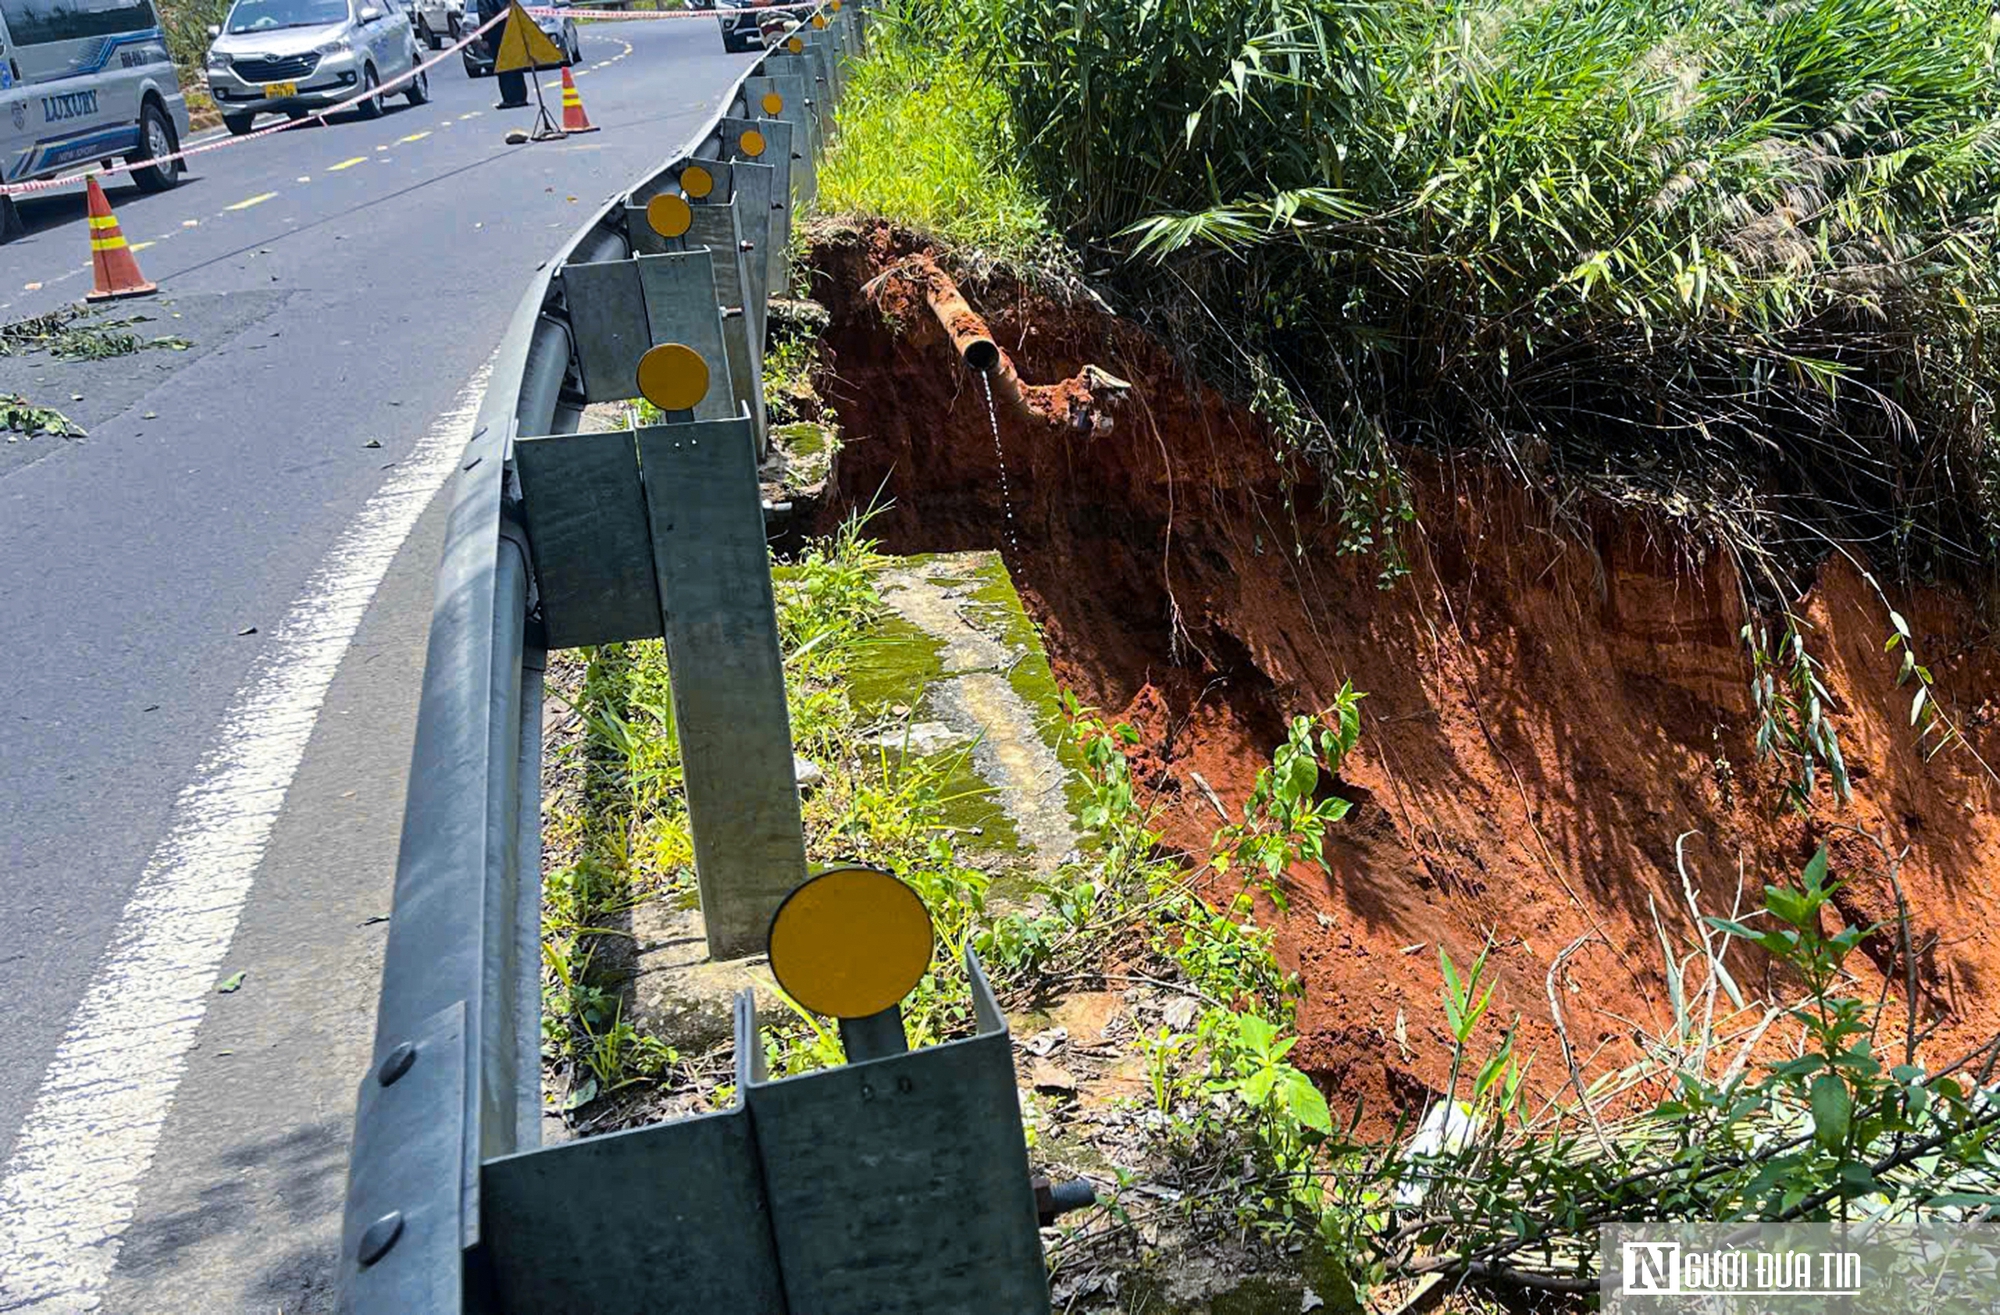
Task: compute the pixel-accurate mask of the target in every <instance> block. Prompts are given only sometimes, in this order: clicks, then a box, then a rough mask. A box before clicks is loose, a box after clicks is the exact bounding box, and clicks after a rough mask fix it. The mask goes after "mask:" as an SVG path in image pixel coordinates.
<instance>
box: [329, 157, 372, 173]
mask: <svg viewBox="0 0 2000 1315" xmlns="http://www.w3.org/2000/svg"><path fill="white" fill-rule="evenodd" d="M367 158H368V157H367V156H365V155H356V156H354V157H352V158H350V159H346V160H342V161H341V162H340V163H339V164H330V165H328V166H327V168H328V169H329V170H331V169H352V168H353V167H354V166H355V165H357V164H360V163H361V162H362V161H363V160H365V159H367Z"/></svg>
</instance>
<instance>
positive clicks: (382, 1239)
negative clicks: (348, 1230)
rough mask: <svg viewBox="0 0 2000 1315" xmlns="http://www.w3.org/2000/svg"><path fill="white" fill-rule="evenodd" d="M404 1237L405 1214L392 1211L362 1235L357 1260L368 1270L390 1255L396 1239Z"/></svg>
mask: <svg viewBox="0 0 2000 1315" xmlns="http://www.w3.org/2000/svg"><path fill="white" fill-rule="evenodd" d="M402 1235H403V1212H402V1211H401V1210H391V1211H390V1212H389V1213H388V1214H386V1215H383V1216H382V1217H381V1218H380V1219H377V1220H376V1221H375V1222H374V1223H372V1224H370V1225H368V1227H367V1229H365V1230H364V1231H363V1232H362V1234H361V1249H360V1250H359V1251H358V1252H357V1253H356V1258H357V1259H358V1260H360V1261H361V1267H362V1268H363V1269H366V1268H367V1267H368V1266H370V1265H372V1264H374V1263H375V1262H376V1261H378V1260H380V1259H381V1258H382V1257H384V1256H386V1255H388V1254H389V1248H390V1247H392V1246H394V1245H396V1239H397V1238H399V1237H401V1236H402Z"/></svg>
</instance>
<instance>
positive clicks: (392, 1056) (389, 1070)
mask: <svg viewBox="0 0 2000 1315" xmlns="http://www.w3.org/2000/svg"><path fill="white" fill-rule="evenodd" d="M416 1062H417V1048H416V1047H415V1046H413V1045H411V1044H410V1043H409V1042H407V1041H405V1042H404V1043H403V1044H402V1045H400V1046H397V1047H396V1048H395V1049H394V1050H391V1051H390V1052H389V1054H388V1057H387V1058H385V1059H384V1060H383V1061H382V1067H381V1068H378V1069H376V1070H375V1080H376V1081H377V1082H379V1083H381V1084H382V1085H383V1086H385V1087H386V1086H389V1085H390V1084H392V1083H393V1082H395V1080H396V1079H397V1078H400V1077H402V1076H403V1075H404V1074H405V1073H408V1072H409V1071H410V1065H412V1064H414V1063H416Z"/></svg>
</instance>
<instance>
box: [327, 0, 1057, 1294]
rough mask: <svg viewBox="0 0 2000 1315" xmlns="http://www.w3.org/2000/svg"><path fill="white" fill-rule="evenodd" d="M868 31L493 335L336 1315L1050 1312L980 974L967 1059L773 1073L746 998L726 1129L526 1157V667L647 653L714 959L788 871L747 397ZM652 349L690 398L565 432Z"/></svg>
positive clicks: (648, 181)
mask: <svg viewBox="0 0 2000 1315" xmlns="http://www.w3.org/2000/svg"><path fill="white" fill-rule="evenodd" d="M864 24H865V6H864V4H862V3H857V0H847V3H846V4H845V6H844V7H843V5H842V3H841V0H827V3H826V5H825V6H824V7H822V8H821V9H820V10H818V11H815V12H814V13H813V14H811V15H809V16H808V17H807V19H806V20H805V21H803V22H801V23H800V24H799V25H798V26H797V27H796V28H793V29H791V30H789V31H787V32H786V33H784V34H783V35H782V37H781V40H780V44H779V45H778V47H777V48H776V49H774V50H773V51H772V52H771V53H770V54H767V55H766V57H765V58H764V59H762V60H760V61H759V62H758V63H757V64H755V65H753V66H752V67H751V68H750V69H749V70H747V71H746V72H745V73H744V75H743V76H742V77H741V78H739V79H738V80H737V82H736V84H735V85H734V86H733V87H732V88H731V90H730V92H729V95H728V97H727V98H726V99H725V101H724V102H723V105H722V108H721V110H720V111H719V112H718V113H717V114H716V116H715V117H714V118H713V119H711V120H710V121H709V122H708V123H707V124H706V125H705V126H704V127H703V128H702V129H701V131H700V132H699V133H697V134H696V135H695V137H694V138H693V140H692V141H691V142H690V143H689V144H688V145H687V146H686V147H684V148H683V149H682V150H681V151H680V152H678V153H677V154H676V155H674V156H672V157H671V158H669V159H668V160H667V161H666V162H665V163H664V164H663V165H662V166H661V167H660V168H659V169H657V170H654V171H653V172H652V173H650V174H649V175H647V176H646V177H645V178H643V179H642V180H641V181H640V182H639V183H637V184H636V185H635V186H633V187H632V188H630V189H628V190H626V191H624V192H621V193H619V194H617V195H615V196H613V197H611V198H609V199H608V200H607V201H606V202H605V204H604V205H603V206H602V207H600V208H599V209H598V211H597V213H596V214H595V215H594V216H593V217H592V218H591V219H590V221H589V222H588V223H586V224H585V225H584V226H583V227H582V228H581V229H579V230H578V232H577V233H576V234H575V236H573V237H572V238H571V239H570V240H569V241H568V242H567V243H566V244H564V246H563V247H562V248H561V250H560V251H559V252H558V254H557V255H556V256H555V257H554V258H552V259H551V260H549V261H548V262H546V263H544V264H543V265H542V266H540V267H539V268H538V269H537V270H536V271H535V274H534V277H533V278H532V279H531V280H530V284H529V288H528V291H527V293H526V295H525V296H524V297H523V298H522V301H521V304H520V307H519V309H518V310H517V311H516V312H515V314H514V318H513V320H512V322H511V323H510V325H509V327H508V329H507V333H506V336H505V337H504V339H503V340H502V342H501V345H500V349H499V354H498V359H497V361H496V364H495V366H494V369H493V372H492V383H491V385H490V386H489V388H488V390H487V393H486V397H485V400H484V402H483V403H482V405H481V407H480V411H479V415H478V418H477V421H476V425H475V429H474V432H473V435H472V438H471V440H470V442H469V443H468V445H467V447H466V449H465V452H464V456H463V458H462V460H461V462H460V469H459V471H458V473H457V475H456V477H455V478H454V480H453V481H452V484H451V496H452V508H451V515H450V522H449V528H448V531H447V535H446V542H445V549H444V555H443V561H442V564H441V566H440V569H439V573H438V584H437V597H436V603H435V609H434V612H433V616H432V621H431V630H430V639H429V650H428V655H427V659H426V665H425V672H424V680H423V689H422V695H421V699H420V703H419V709H418V714H417V730H416V744H415V749H414V751H413V755H412V762H411V771H410V784H409V791H408V796H407V802H406V807H405V815H404V823H403V834H402V842H401V851H400V854H399V856H398V860H397V871H396V886H395V903H394V910H393V916H392V918H391V921H390V930H389V938H388V947H387V953H386V959H385V962H384V966H383V972H382V990H381V1000H380V1005H379V1009H378V1014H377V1020H376V1038H375V1049H374V1060H373V1064H372V1067H371V1071H370V1072H369V1074H368V1075H367V1076H366V1077H365V1078H364V1079H363V1080H362V1083H361V1089H360V1096H359V1101H358V1106H357V1111H356V1119H355V1136H354V1143H353V1148H352V1153H351V1160H350V1166H349V1180H348V1193H347V1204H346V1212H345V1217H344V1222H343V1235H342V1264H341V1275H340V1285H341V1299H340V1300H341V1309H342V1310H344V1311H347V1312H352V1315H431V1313H433V1312H436V1313H439V1315H458V1313H460V1312H463V1313H465V1315H501V1313H502V1312H505V1313H508V1315H521V1313H523V1312H553V1311H579V1312H581V1311H593V1312H620V1311H631V1312H634V1313H635V1315H636V1313H637V1312H642V1311H643V1312H662V1311H680V1310H687V1311H700V1312H702V1315H717V1313H718V1312H732V1311H741V1312H756V1313H757V1315H765V1313H766V1312H769V1313H772V1315H782V1313H783V1312H788V1311H796V1312H800V1313H801V1315H803V1313H804V1312H808V1311H809V1312H812V1315H841V1313H843V1312H854V1313H855V1315H860V1313H861V1312H901V1311H908V1312H917V1311H923V1312H942V1311H964V1312H973V1311H978V1312H1007V1313H1011V1312H1045V1311H1047V1309H1048V1294H1047V1286H1046V1281H1045V1277H1044V1273H1043V1266H1042V1259H1041V1251H1040V1246H1039V1241H1038V1238H1037V1235H1036V1231H1035V1229H1036V1213H1037V1207H1036V1198H1035V1195H1034V1192H1033V1190H1032V1189H1031V1187H1030V1184H1029V1179H1028V1175H1027V1161H1026V1152H1025V1147H1024V1144H1023V1138H1022V1133H1021V1127H1020V1121H1019V1110H1018V1106H1017V1098H1016V1093H1015V1088H1014V1075H1013V1066H1012V1054H1011V1046H1010V1043H1009V1041H1008V1039H1007V1033H1006V1024H1005V1019H1004V1017H1003V1016H1002V1015H1001V1013H1000V1011H999V1009H998V1007H997V1006H996V1005H995V1004H994V1002H993V999H992V996H991V993H990V992H989V991H988V990H987V988H986V985H985V980H984V978H983V976H982V975H981V973H980V971H979V968H978V965H977V964H976V963H972V962H970V961H969V962H968V969H969V972H970V976H971V979H972V982H973V991H974V1002H975V1010H976V1013H977V1017H978V1029H977V1034H976V1035H975V1036H973V1037H971V1038H967V1039H965V1040H961V1041H957V1042H952V1043H949V1044H945V1045H940V1046H933V1047H927V1048H925V1049H922V1050H919V1051H915V1052H910V1053H893V1052H894V1051H895V1050H898V1049H900V1046H899V1045H894V1044H892V1045H889V1046H886V1047H881V1048H878V1049H876V1050H874V1051H873V1052H872V1053H873V1054H874V1056H875V1057H873V1058H864V1057H863V1056H864V1051H863V1049H861V1048H859V1047H857V1048H856V1049H855V1050H854V1054H855V1056H856V1061H857V1062H852V1063H850V1064H848V1065H846V1066H844V1067H840V1068H836V1069H831V1070H825V1071H822V1072H819V1073H814V1074H808V1075H805V1076H803V1077H798V1078H792V1079H788V1080H784V1081H778V1082H771V1081H768V1080H766V1077H765V1075H764V1073H763V1066H762V1046H761V1042H760V1038H759V1035H758V1031H757V1022H756V1016H755V1010H754V1006H753V1005H752V1003H751V1002H750V1001H749V1000H748V999H747V998H745V999H744V1000H742V1001H740V1002H739V1004H738V1009H737V1066H738V1082H737V1097H736V1100H737V1103H736V1105H735V1106H734V1107H733V1108H732V1109H730V1110H728V1111H726V1112H724V1113H721V1114H716V1115H709V1116H704V1117H700V1118H694V1119H685V1120H679V1121H673V1122H668V1123H663V1124H658V1125H655V1126H653V1127H649V1128H641V1129H636V1130H633V1131H631V1132H627V1133H621V1134H617V1135H614V1136H608V1137H601V1138H592V1139H586V1140H582V1141H575V1142H567V1143H563V1144H560V1145H555V1146H550V1147H540V1146H539V1141H540V1127H541V1118H542V1090H541V1060H540V1007H541V986H540V962H541V959H540V911H541V881H540V871H541V841H540V825H539V824H540V816H539V801H540V765H541V751H542V746H541V715H540V713H541V703H542V672H543V666H544V657H545V654H546V652H547V651H548V650H549V649H551V648H562V647H569V646H575V645H582V644H596V643H603V642H609V641H612V640H619V639H629V638H635V637H641V636H648V635H664V636H665V638H666V641H667V654H668V661H669V666H670V668H671V674H672V679H673V685H674V697H675V704H676V717H677V722H678V726H679V731H680V735H681V741H682V745H683V753H684V756H685V759H686V779H687V784H688V794H689V807H690V816H691V820H692V822H693V826H694V830H695V848H696V867H697V874H698V879H699V883H700V886H701V897H702V904H703V912H704V914H705V916H706V919H707V925H708V927H709V935H710V949H711V952H712V953H713V954H714V956H715V957H722V958H726V957H735V956H739V955H742V954H746V953H755V952H761V951H762V950H763V948H764V937H765V936H766V935H767V934H768V930H769V926H770V919H771V917H772V915H773V913H774V912H775V910H776V907H777V905H778V903H779V902H781V901H782V900H783V899H784V898H785V896H786V895H788V894H789V893H790V892H791V891H792V890H794V889H795V888H797V887H798V886H799V885H800V884H801V883H803V882H804V881H805V879H806V876H807V873H806V869H805V858H804V850H803V842H802V840H801V829H800V823H799V816H798V796H797V790H796V786H795V785H794V783H793V780H792V760H791V747H790V729H789V725H788V723H787V721H786V713H785V705H784V687H783V674H782V666H781V663H780V661H779V653H778V647H777V635H776V627H775V611H774V608H773V604H772V595H771V582H770V572H769V562H768V556H767V550H766V547H765V536H764V527H763V514H762V507H761V500H760V498H759V496H758V487H757V480H756V461H757V458H758V456H759V455H760V454H761V453H762V452H763V451H764V449H765V433H764V414H763V398H762V395H761V384H760V382H759V380H760V377H761V355H762V350H763V339H764V322H765V312H766V302H767V298H768V296H769V293H770V290H771V288H772V287H773V285H774V284H775V282H776V281H777V280H778V279H779V278H780V277H781V276H782V273H783V270H784V263H783V252H784V244H785V242H786V240H787V238H788V235H789V231H790V225H791V212H792V207H793V206H795V205H800V204H803V203H805V202H807V201H809V200H810V198H811V196H812V194H813V190H814V186H815V182H816V179H815V165H816V162H817V158H818V155H819V153H820V150H821V148H822V146H823V145H824V142H825V135H826V129H827V127H828V122H829V119H830V112H831V109H832V106H833V104H834V103H835V101H837V99H838V97H839V94H840V91H841V88H842V86H843V85H844V82H845V80H846V77H847V69H846V64H847V62H848V61H849V59H851V58H852V57H854V56H856V55H858V54H859V53H860V50H861V44H862V40H863V27H864ZM666 343H678V344H682V345H683V346H684V347H690V348H692V349H693V350H694V352H695V353H696V354H698V355H699V357H700V358H701V362H702V364H703V365H704V366H706V367H707V371H708V373H707V376H706V381H707V382H708V384H709V387H708V389H707V391H706V392H705V393H703V394H701V395H699V396H695V395H694V394H692V393H690V395H689V397H690V401H689V404H688V405H687V406H686V407H685V408H684V409H679V410H669V411H668V413H667V420H666V422H665V423H662V424H659V425H654V426H650V427H646V428H642V429H638V430H626V431H621V432H618V433H612V434H581V433H578V432H577V431H578V429H579V424H580V420H581V417H582V413H583V408H584V407H585V406H586V405H587V404H589V403H591V402H594V401H600V400H608V399H617V398H630V397H634V396H637V395H639V392H640V387H639V378H638V376H639V375H640V374H642V373H643V371H641V370H640V369H639V368H638V366H637V363H638V362H639V360H640V359H641V357H642V356H647V355H648V354H649V353H651V352H653V351H654V350H656V349H658V348H660V346H661V344H666ZM680 359H681V360H682V361H685V360H686V358H685V357H682V358H680ZM649 391H650V390H649ZM780 759H781V761H780ZM891 1012H893V1011H891ZM863 1021H867V1022H879V1021H880V1020H879V1019H876V1020H863ZM895 1031H896V1035H895V1036H894V1037H893V1041H895V1042H900V1040H901V1038H900V1028H899V1027H897V1028H896V1029H895ZM862 1034H863V1033H862V1032H857V1033H856V1034H855V1035H856V1036H860V1035H862ZM874 1035H877V1036H879V1035H880V1033H879V1032H877V1033H875V1034H874Z"/></svg>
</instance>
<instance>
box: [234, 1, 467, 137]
mask: <svg viewBox="0 0 2000 1315" xmlns="http://www.w3.org/2000/svg"><path fill="white" fill-rule="evenodd" d="M209 34H210V35H211V36H213V37H214V38H215V41H214V42H213V44H211V45H210V46H209V48H208V94H209V95H210V96H211V97H213V98H214V100H215V105H216V108H217V109H219V110H221V111H222V122H223V124H224V125H225V126H226V127H227V128H228V129H229V131H230V132H232V133H235V134H236V135H238V136H241V135H242V134H244V133H246V132H249V131H250V129H251V127H252V126H253V125H254V123H255V120H256V118H257V116H258V115H259V114H284V115H286V116H288V117H290V118H294V119H301V118H304V117H305V116H306V115H307V114H310V113H312V112H313V111H314V110H320V109H325V108H326V107H327V106H329V105H337V104H339V103H340V102H341V101H344V100H348V99H350V98H352V97H354V96H356V95H358V94H361V93H363V92H365V91H366V90H367V89H369V88H371V87H377V86H380V85H381V84H382V83H384V82H387V81H389V80H390V79H392V78H395V77H398V76H400V75H401V74H404V73H407V72H408V71H409V70H410V69H412V68H414V67H415V66H416V65H417V63H418V59H419V57H418V53H417V37H416V31H415V29H414V28H413V27H412V26H411V24H410V15H409V13H408V11H407V10H405V9H404V8H403V7H402V4H401V3H400V2H399V0H236V3H235V4H234V5H233V6H231V7H230V10H229V17H228V18H227V19H226V20H225V21H224V22H223V24H222V26H221V27H219V28H213V27H212V28H210V29H209ZM400 94H402V95H405V96H408V97H409V99H410V104H412V105H421V104H423V103H424V102H425V101H427V100H429V99H430V98H431V87H430V75H429V74H428V73H419V74H418V75H417V76H416V78H415V79H414V80H412V81H410V82H406V83H404V84H403V88H402V91H401V93H400ZM382 102H383V97H382V96H381V95H380V94H377V95H374V96H371V97H369V98H368V99H367V100H364V101H362V102H361V103H360V104H359V105H357V106H356V107H355V109H356V111H357V112H358V113H359V114H360V115H361V117H362V118H364V119H374V118H379V117H381V114H382V111H383V103H382Z"/></svg>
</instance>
